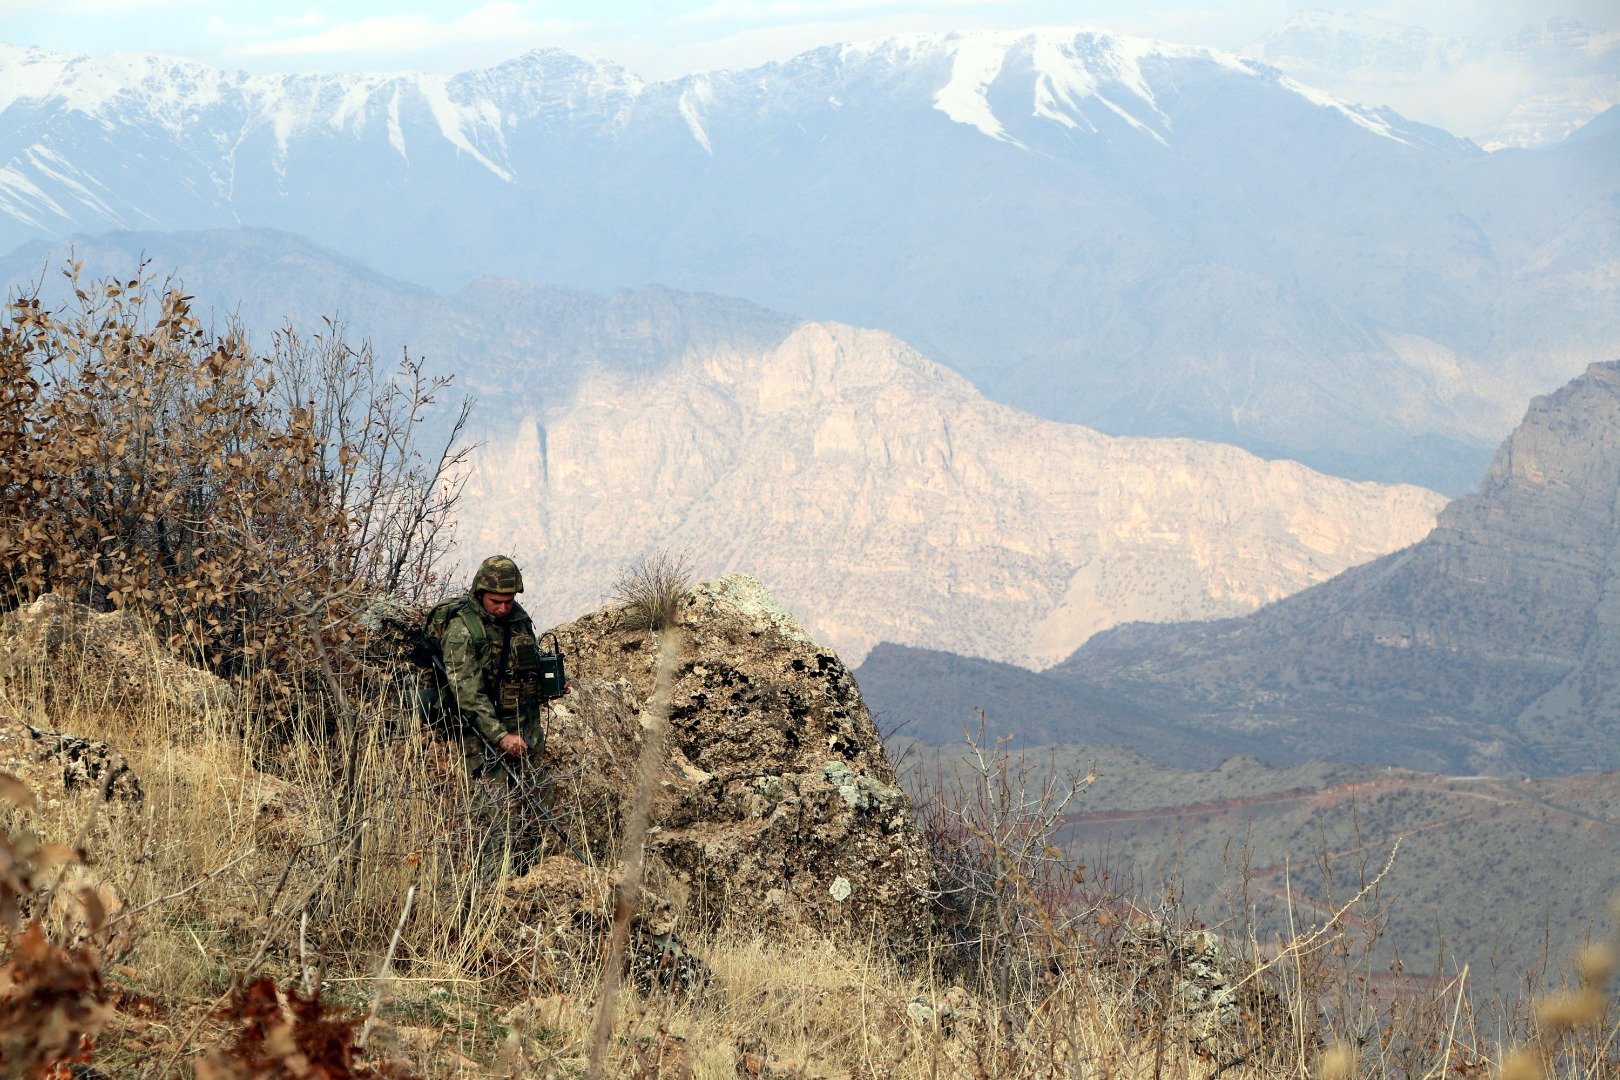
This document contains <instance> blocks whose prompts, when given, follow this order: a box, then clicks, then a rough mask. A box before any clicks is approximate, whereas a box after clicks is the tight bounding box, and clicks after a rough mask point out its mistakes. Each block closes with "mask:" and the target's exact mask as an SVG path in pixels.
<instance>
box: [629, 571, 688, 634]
mask: <svg viewBox="0 0 1620 1080" xmlns="http://www.w3.org/2000/svg"><path fill="white" fill-rule="evenodd" d="M691 591H692V564H691V561H690V560H689V559H688V558H687V556H686V554H685V553H684V552H683V553H680V554H675V555H672V554H670V553H669V552H667V551H655V552H653V553H651V554H649V555H643V556H642V557H641V558H639V559H637V560H636V561H635V562H633V563H631V564H630V565H629V566H627V567H625V568H624V569H623V570H621V571H619V576H618V577H617V578H615V579H614V582H613V598H614V599H615V600H616V601H618V602H619V603H621V604H623V605H624V608H625V614H626V617H628V618H629V619H630V621H631V622H632V623H634V624H636V625H638V626H641V627H645V628H646V629H648V630H661V629H663V628H664V627H666V626H669V625H671V624H672V623H674V621H675V619H676V617H677V616H678V615H679V614H680V609H681V603H682V602H683V601H684V600H685V599H686V597H687V595H688V594H689V593H690V592H691Z"/></svg>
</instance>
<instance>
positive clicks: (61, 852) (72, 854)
mask: <svg viewBox="0 0 1620 1080" xmlns="http://www.w3.org/2000/svg"><path fill="white" fill-rule="evenodd" d="M32 861H33V864H34V868H35V869H36V870H49V869H51V868H52V867H53V866H66V865H67V864H68V863H76V862H78V861H79V853H78V852H77V851H74V850H73V849H72V848H70V847H68V846H67V845H66V844H41V845H40V846H39V850H38V851H35V852H34V857H33V860H32Z"/></svg>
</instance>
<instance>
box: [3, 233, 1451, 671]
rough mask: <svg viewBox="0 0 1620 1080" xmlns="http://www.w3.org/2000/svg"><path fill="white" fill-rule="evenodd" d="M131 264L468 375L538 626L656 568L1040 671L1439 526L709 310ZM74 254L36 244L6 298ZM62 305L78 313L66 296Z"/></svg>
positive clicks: (271, 248)
mask: <svg viewBox="0 0 1620 1080" xmlns="http://www.w3.org/2000/svg"><path fill="white" fill-rule="evenodd" d="M142 252H144V253H145V254H146V256H147V257H149V258H150V259H151V260H152V262H151V264H150V267H149V271H148V272H149V273H156V272H168V271H173V270H177V271H179V273H180V275H181V277H182V278H183V284H184V287H185V289H186V290H187V291H188V292H190V293H192V294H193V295H194V296H195V298H196V299H195V303H196V304H197V306H198V308H199V310H200V311H201V312H202V313H203V314H204V315H205V316H207V315H209V313H212V319H213V321H214V322H215V324H216V326H223V324H224V321H225V319H226V317H227V316H228V315H229V314H231V313H234V314H235V315H236V316H237V317H238V318H239V319H240V320H241V321H242V322H243V323H244V324H245V325H246V326H247V327H248V328H249V329H250V331H253V332H255V336H256V340H258V341H259V342H260V344H261V345H263V344H265V343H266V338H267V336H268V332H269V331H271V330H273V329H274V328H275V327H277V326H280V325H282V324H283V322H284V321H285V320H286V319H287V318H291V319H293V320H294V321H295V323H297V324H299V325H300V326H301V327H302V329H303V331H304V332H305V333H310V332H315V331H324V326H323V324H322V323H321V321H320V314H321V313H322V311H323V309H325V310H327V311H328V312H330V313H333V314H337V315H339V316H341V317H342V319H343V320H344V321H345V322H346V324H347V328H348V338H349V340H350V342H351V343H356V342H357V341H358V340H359V339H360V338H361V337H369V338H371V340H372V341H373V344H374V345H375V347H376V348H378V349H379V350H382V351H383V353H384V355H387V354H388V353H389V352H391V351H392V350H394V349H397V348H399V347H402V346H405V345H409V346H410V347H411V348H413V349H415V350H417V351H418V352H420V353H422V354H424V355H425V356H426V357H427V358H428V359H429V360H430V361H432V362H433V363H434V365H435V366H437V367H439V368H449V369H452V370H455V371H457V372H459V373H460V379H459V381H458V383H457V384H456V388H457V389H462V388H465V389H468V390H471V391H472V392H473V393H474V394H475V395H476V396H477V397H478V398H479V405H478V409H477V413H476V416H477V426H478V429H479V433H480V435H481V436H482V438H483V439H484V440H485V443H486V445H485V447H484V449H483V450H482V451H481V452H480V453H479V455H478V457H477V460H476V463H475V466H474V468H473V471H472V473H471V475H470V477H469V481H468V486H467V494H466V499H465V502H464V506H463V515H462V522H461V528H460V533H461V537H462V551H463V555H464V556H465V557H466V558H467V559H468V560H470V561H472V562H476V560H477V559H478V558H481V557H482V555H484V554H487V553H488V552H490V551H494V550H502V551H508V552H511V553H514V554H516V555H518V556H519V557H520V559H521V560H522V561H523V563H524V565H525V569H526V570H527V571H528V573H529V575H530V580H532V581H534V582H536V583H537V584H536V585H535V587H534V588H533V589H532V590H531V593H530V594H529V595H526V596H525V598H524V600H525V603H526V604H527V606H528V607H529V608H530V610H531V612H532V613H533V614H534V615H535V616H536V617H537V618H538V619H541V620H543V621H548V622H555V621H560V620H562V619H565V618H569V617H571V616H572V615H574V614H576V613H577V612H579V611H581V610H586V609H589V608H593V607H595V606H597V605H598V604H599V603H600V602H601V601H602V599H603V598H604V596H605V595H606V593H607V592H608V591H609V589H610V586H611V584H612V582H613V579H614V578H615V576H616V575H617V574H618V572H619V571H620V570H621V569H622V568H623V567H624V566H626V565H627V564H628V563H629V562H630V561H631V560H632V559H634V558H635V557H636V556H638V555H639V554H641V553H643V552H645V551H647V550H648V549H650V548H653V547H659V546H662V547H667V548H671V549H676V550H679V549H682V548H684V549H686V550H687V551H689V552H690V553H691V555H692V558H693V562H694V564H695V568H696V569H697V570H698V571H699V572H700V573H701V574H703V575H705V576H708V575H710V574H718V573H721V572H724V571H729V570H733V569H745V570H747V571H749V572H752V573H755V574H758V575H759V576H761V577H762V578H764V579H765V580H768V581H770V582H771V587H772V590H773V591H775V592H776V593H777V594H778V595H779V596H781V597H782V598H783V599H784V600H785V601H786V602H788V603H789V604H790V606H791V607H792V608H793V610H794V611H795V613H796V614H798V615H799V617H800V618H801V619H802V620H803V621H804V622H805V624H806V625H807V626H808V627H810V628H812V629H813V631H814V632H815V633H816V634H817V635H818V636H819V637H820V638H821V639H822V640H827V641H830V642H831V643H833V644H834V645H835V646H836V647H837V648H838V649H839V650H840V652H841V653H843V654H844V655H845V656H847V657H848V658H849V659H850V660H851V662H855V661H858V660H859V659H860V658H861V657H862V656H864V655H865V653H866V650H867V649H868V648H870V647H871V646H872V644H874V643H875V642H876V641H878V640H880V639H883V638H888V639H890V640H895V641H904V642H908V643H912V644H916V645H922V646H929V647H936V648H939V647H944V648H951V649H954V650H957V651H961V652H969V653H976V654H980V655H984V656H989V657H995V658H998V659H1001V660H1007V661H1012V662H1016V663H1019V664H1026V665H1030V666H1045V665H1050V664H1052V663H1055V662H1056V661H1058V660H1061V659H1062V658H1063V657H1065V656H1067V655H1068V654H1069V653H1070V652H1072V651H1073V650H1074V648H1075V647H1077V646H1078V645H1079V644H1080V643H1081V642H1082V641H1084V640H1085V639H1086V638H1087V637H1089V636H1090V635H1091V634H1092V633H1094V632H1096V631H1098V630H1101V629H1104V628H1106V627H1108V626H1112V625H1114V624H1115V623H1117V622H1120V621H1122V620H1126V619H1158V620H1163V619H1188V618H1199V617H1211V616H1216V615H1224V614H1235V613H1239V612H1245V611H1249V610H1252V609H1253V608H1254V607H1256V606H1258V605H1259V604H1261V603H1264V602H1265V601H1267V600H1270V599H1275V598H1276V597H1279V596H1283V595H1286V594H1287V593H1290V592H1293V591H1296V590H1298V589H1300V588H1303V587H1305V586H1307V585H1310V584H1312V583H1314V582H1317V581H1321V580H1323V579H1324V578H1327V577H1329V576H1331V575H1332V574H1335V573H1337V572H1338V571H1340V570H1342V569H1344V568H1345V567H1346V566H1349V565H1352V564H1354V563H1357V562H1363V561H1366V560H1367V559H1370V558H1373V557H1375V556H1377V555H1379V554H1382V553H1383V552H1386V551H1389V550H1391V549H1393V548H1396V547H1399V546H1401V545H1403V544H1406V543H1410V542H1411V541H1412V540H1415V539H1416V538H1418V537H1419V536H1421V535H1423V534H1424V533H1425V532H1427V531H1428V529H1429V528H1431V527H1432V525H1433V521H1434V515H1435V514H1436V512H1437V511H1438V510H1439V508H1440V506H1441V505H1442V504H1443V502H1444V500H1443V499H1442V498H1441V497H1440V496H1438V495H1436V494H1435V493H1433V492H1430V491H1425V490H1423V489H1419V488H1413V487H1390V486H1385V485H1380V484H1374V483H1353V482H1350V481H1346V480H1341V479H1338V478H1334V477H1328V476H1323V475H1320V474H1318V473H1313V472H1312V471H1310V470H1309V469H1306V468H1305V467H1303V466H1301V465H1298V464H1295V463H1293V462H1267V461H1263V460H1260V459H1258V458H1256V457H1254V456H1253V455H1251V454H1248V453H1246V452H1244V451H1242V450H1239V449H1237V448H1235V447H1231V446H1223V445H1218V444H1210V443H1196V442H1192V441H1189V440H1185V439H1133V438H1110V437H1107V436H1103V435H1100V434H1098V433H1096V432H1094V431H1090V430H1088V429H1085V428H1081V427H1078V426H1076V425H1065V424H1059V423H1055V422H1052V421H1045V420H1041V419H1038V418H1036V417H1032V416H1029V415H1027V414H1024V413H1020V412H1018V411H1017V410H1015V409H1012V408H1009V407H1007V406H1003V405H998V404H995V403H993V402H990V401H987V400H986V399H985V398H984V397H983V396H982V395H980V394H979V393H978V392H977V391H975V390H974V389H973V388H972V387H971V386H970V385H969V384H968V383H967V382H966V381H965V380H963V379H962V378H961V377H960V376H958V375H955V374H953V373H952V372H950V371H948V370H946V369H945V368H943V367H941V366H939V365H938V364H935V363H933V362H932V361H930V360H928V359H926V358H925V357H923V356H922V355H920V354H919V353H918V352H916V351H915V350H913V349H911V348H909V347H908V346H906V345H905V344H904V343H902V342H900V341H899V340H897V339H896V338H894V337H893V336H891V335H889V334H885V333H881V332H877V331H870V330H859V329H855V328H851V327H847V326H841V325H823V324H815V323H802V322H799V321H798V320H794V319H789V318H787V317H785V316H782V315H777V314H773V313H771V312H769V311H765V310H762V309H760V308H756V307H753V306H752V305H749V304H746V303H743V302H740V301H736V300H728V299H725V298H721V297H714V296H703V295H696V294H689V293H677V292H671V291H669V290H664V289H652V288H649V289H641V290H636V291H631V292H621V293H617V294H614V295H612V296H596V295H592V294H588V293H582V292H577V291H570V290H563V289H558V288H555V287H548V286H538V285H532V284H526V283H523V282H518V281H511V280H501V279H494V278H480V279H477V280H475V281H474V282H472V283H470V284H469V285H467V286H465V287H464V288H462V289H460V290H458V291H457V292H456V293H455V294H453V295H450V296H438V295H436V294H433V293H431V292H428V291H426V290H423V289H420V288H416V287H413V286H408V285H405V284H403V283H400V282H397V281H392V280H390V279H388V278H386V277H383V276H382V275H379V274H376V273H374V272H371V271H367V270H365V269H364V268H363V267H359V266H357V265H355V264H353V263H351V262H347V261H345V260H343V259H341V258H340V257H337V256H334V255H333V254H332V253H330V252H326V251H323V250H321V249H320V248H317V247H315V246H313V245H311V244H309V243H307V242H305V241H301V240H299V239H298V238H296V237H292V236H289V235H287V234H284V233H275V232H269V231H264V230H246V231H243V230H234V231H220V232H212V233H189V234H188V233H178V234H151V235H141V234H120V235H110V236H102V237H98V238H93V239H90V240H83V241H79V242H78V243H77V244H76V245H74V253H75V257H76V259H77V260H78V261H80V262H81V263H82V265H83V270H82V274H83V275H84V276H85V277H86V278H87V279H93V278H95V277H97V276H105V275H113V276H116V277H119V278H125V279H127V278H128V277H129V276H130V275H131V274H132V273H134V272H135V269H134V268H135V267H136V266H137V265H138V264H139V261H140V257H141V253H142ZM66 255H67V248H66V247H65V246H64V247H63V248H59V249H57V250H54V251H47V250H44V249H43V248H42V247H41V246H29V247H27V248H25V249H24V250H21V251H19V252H16V253H13V254H12V255H11V256H8V257H6V258H4V259H0V282H4V283H6V284H7V286H8V287H9V288H12V289H17V288H23V287H27V286H28V285H29V283H30V282H33V281H36V280H39V279H40V276H41V274H42V272H43V271H44V270H45V268H46V267H50V266H57V265H60V263H61V261H62V260H63V259H64V258H65V257H66ZM160 268H161V269H160ZM44 281H45V286H46V292H45V300H46V302H53V301H60V300H61V299H62V290H64V289H65V288H66V282H65V281H64V280H63V279H62V278H61V277H60V275H59V274H58V273H56V272H51V273H48V274H45V276H44ZM238 297H242V298H246V299H243V300H241V301H238V300H237V299H236V298H238ZM328 305H330V307H328Z"/></svg>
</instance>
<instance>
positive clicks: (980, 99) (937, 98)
mask: <svg viewBox="0 0 1620 1080" xmlns="http://www.w3.org/2000/svg"><path fill="white" fill-rule="evenodd" d="M953 37H954V35H953ZM954 44H955V46H956V47H955V49H954V53H955V55H954V56H953V57H952V58H951V77H950V80H949V81H948V82H946V84H945V85H944V86H942V87H940V88H939V90H938V91H937V92H936V93H935V94H934V108H936V109H938V110H939V111H940V112H942V113H944V114H945V115H946V116H948V117H950V118H951V119H952V120H955V121H956V122H957V123H958V124H966V125H967V126H968V127H972V128H977V129H979V130H980V131H982V132H984V133H985V134H986V135H988V136H990V137H991V138H992V139H1000V140H1001V141H1003V142H1010V143H1014V144H1017V145H1019V146H1022V145H1023V144H1022V143H1019V142H1018V140H1017V139H1015V138H1013V137H1012V136H1011V135H1008V134H1007V129H1006V128H1004V127H1002V126H1001V121H1000V120H998V119H996V114H995V110H993V109H991V108H990V99H989V97H988V96H987V95H988V92H989V90H990V84H991V83H993V82H995V81H996V77H997V76H998V75H1000V74H1001V69H1002V67H1003V66H1004V65H1005V64H1006V63H1007V49H1008V44H1007V42H1006V40H1005V39H1004V38H1003V37H1002V36H1001V35H992V34H978V35H972V36H969V37H957V38H955V41H954Z"/></svg>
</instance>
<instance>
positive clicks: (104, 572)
mask: <svg viewBox="0 0 1620 1080" xmlns="http://www.w3.org/2000/svg"><path fill="white" fill-rule="evenodd" d="M64 273H65V275H66V276H67V278H68V280H69V283H70V285H71V287H72V290H73V295H74V297H75V301H73V302H71V303H70V304H69V305H68V307H67V308H66V309H64V310H62V311H49V310H46V309H45V308H44V307H43V306H42V304H41V303H40V301H39V298H38V295H37V294H36V295H33V296H25V297H23V298H21V299H19V300H16V301H14V302H13V303H11V304H10V305H9V308H8V312H7V316H8V317H7V320H6V322H5V324H4V325H3V326H0V604H17V603H22V602H26V601H28V600H31V599H33V598H35V597H38V596H40V595H42V594H44V593H46V592H52V591H54V592H59V593H62V594H65V595H67V596H68V597H70V598H72V599H74V600H76V601H78V602H81V603H86V604H89V605H90V606H92V607H97V608H103V609H105V608H119V609H126V610H130V611H133V612H135V613H136V614H138V615H139V616H141V617H142V618H143V619H144V620H146V621H148V622H149V623H151V624H152V625H153V626H155V627H156V628H157V629H158V630H159V632H160V634H161V636H162V637H163V639H164V640H165V642H166V643H167V644H168V645H169V646H170V647H171V648H178V649H182V650H185V651H186V652H187V653H188V654H189V655H191V656H193V657H194V658H197V659H200V660H202V661H203V662H205V663H206V665H207V666H208V667H209V668H210V669H212V670H213V671H215V672H217V673H219V674H223V675H226V676H228V677H230V678H233V679H236V680H238V681H239V682H248V683H252V684H253V685H254V688H255V689H256V690H257V691H258V692H259V693H260V694H261V695H264V696H270V697H275V696H278V695H279V696H281V697H285V696H286V695H288V694H291V693H293V692H294V687H295V683H296V680H288V679H287V678H285V677H284V676H285V675H287V674H288V673H290V672H293V673H295V672H299V671H303V672H305V673H307V672H308V671H309V661H310V660H311V649H312V647H313V646H314V645H315V644H316V643H313V642H312V641H311V636H310V635H311V628H313V632H314V633H315V634H316V635H317V636H318V638H319V639H320V641H319V644H322V645H324V646H326V647H328V648H330V649H332V650H333V652H334V653H335V654H337V655H339V656H340V657H341V656H344V655H347V654H348V653H349V652H351V651H352V650H350V649H349V648H348V646H349V645H350V644H351V643H352V642H354V641H355V640H357V639H358V638H359V637H360V635H361V633H362V631H361V620H360V619H359V615H360V614H361V613H362V612H364V611H365V610H366V608H367V605H369V604H370V603H372V602H373V601H374V600H375V599H376V598H377V597H378V596H380V595H387V594H397V593H404V594H408V595H409V594H414V593H417V592H419V591H420V590H422V589H425V588H428V587H430V586H431V584H432V582H433V572H434V568H435V566H436V564H437V562H438V561H439V560H440V558H441V557H442V556H443V555H444V554H446V551H447V547H448V542H449V534H448V532H447V531H446V525H447V522H448V521H449V518H450V512H451V510H452V509H453V506H454V503H455V501H456V497H457V493H458V489H457V487H456V485H455V483H454V480H453V474H454V473H455V472H456V467H457V466H458V465H459V463H460V461H461V454H462V453H463V451H461V450H458V449H456V447H455V443H456V441H457V440H458V439H459V435H460V430H461V424H462V423H463V422H464V421H465V419H466V410H465V407H464V408H463V410H462V412H461V414H460V415H459V418H458V420H457V421H456V422H454V423H453V424H452V430H451V433H450V438H449V441H448V442H447V443H446V445H445V448H444V449H443V450H442V451H440V452H439V453H437V454H433V455H428V456H424V455H423V454H422V453H421V451H420V450H419V448H418V446H417V439H418V436H419V435H420V434H421V431H422V424H423V421H424V418H425V417H426V416H427V414H428V412H429V410H430V408H431V407H432V405H433V403H434V398H435V396H436V395H437V394H439V393H440V392H442V391H443V390H444V388H445V380H442V379H435V378H431V377H429V376H427V375H426V374H425V373H424V371H423V369H422V367H421V365H420V363H419V362H417V361H414V360H412V359H411V358H410V357H408V356H407V357H405V358H404V359H403V360H402V361H401V363H400V364H399V365H398V367H396V368H393V369H389V368H386V367H385V366H383V365H380V364H378V363H377V361H376V358H375V357H374V356H373V355H372V353H371V351H370V349H369V348H368V347H364V346H362V347H361V348H360V349H358V350H357V349H353V348H350V347H349V346H347V345H346V344H344V343H343V342H342V340H341V336H340V335H339V333H338V328H337V327H336V326H335V325H333V324H328V325H327V332H326V333H325V334H323V335H318V336H317V337H315V338H311V339H307V340H306V339H304V338H301V337H299V336H298V335H297V334H295V333H293V332H291V331H286V332H284V333H282V334H280V335H278V336H277V338H276V342H275V348H274V350H273V353H272V355H270V356H261V355H256V354H255V353H254V352H252V350H251V349H250V347H249V345H248V343H247V341H246V339H245V338H244V337H243V335H242V334H240V333H239V332H235V331H229V332H226V333H224V334H223V335H215V334H212V333H210V332H207V331H205V330H204V329H203V328H202V326H201V324H200V323H199V321H198V320H197V318H196V317H195V316H194V315H193V313H192V311H191V308H190V298H189V297H186V296H184V295H182V294H181V293H180V292H179V291H178V290H175V289H168V290H167V291H161V290H160V289H159V288H158V287H157V286H156V285H155V284H154V281H153V279H152V278H151V277H149V276H146V275H145V272H144V268H143V271H142V272H141V273H140V274H138V275H137V276H136V277H134V278H132V279H130V280H127V281H106V282H101V283H97V284H93V285H92V284H88V283H83V282H81V281H80V280H79V267H78V264H73V265H72V266H70V267H69V268H68V269H67V270H66V271H64Z"/></svg>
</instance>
